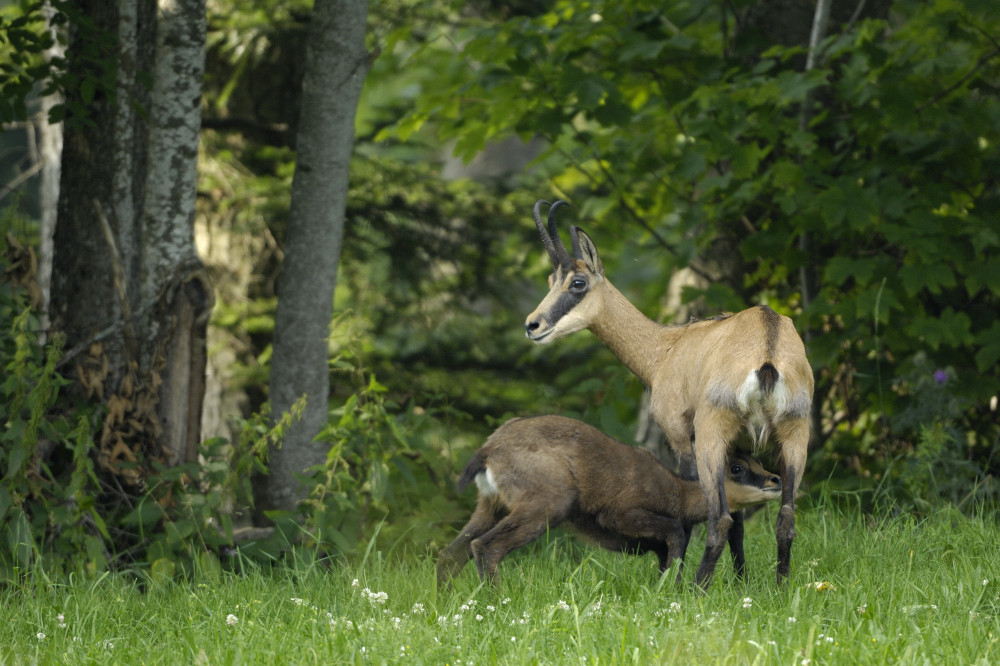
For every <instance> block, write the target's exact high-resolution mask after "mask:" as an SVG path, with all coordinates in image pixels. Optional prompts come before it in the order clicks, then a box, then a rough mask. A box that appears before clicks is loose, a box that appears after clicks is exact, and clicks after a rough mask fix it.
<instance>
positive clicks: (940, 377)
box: [934, 370, 948, 384]
mask: <svg viewBox="0 0 1000 666" xmlns="http://www.w3.org/2000/svg"><path fill="white" fill-rule="evenodd" d="M934 381H936V382H937V383H938V384H944V383H945V382H946V381H948V373H947V372H945V371H944V370H935V371H934Z"/></svg>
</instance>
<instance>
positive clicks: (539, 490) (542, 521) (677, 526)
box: [437, 416, 781, 587]
mask: <svg viewBox="0 0 1000 666" xmlns="http://www.w3.org/2000/svg"><path fill="white" fill-rule="evenodd" d="M473 480H475V482H476V485H477V486H478V487H479V499H478V502H477V504H476V510H475V512H474V513H473V514H472V518H471V519H470V520H469V522H468V523H467V524H466V525H465V527H463V528H462V531H461V532H460V533H459V535H458V538H456V539H455V540H454V541H453V542H452V543H451V544H450V545H449V546H448V547H447V548H445V549H444V550H443V551H441V554H440V557H439V558H438V569H437V576H438V586H439V587H442V586H445V585H446V584H447V583H448V581H449V580H450V579H451V578H452V577H453V576H454V575H455V574H457V573H458V572H459V571H460V570H461V569H462V567H464V566H465V563H466V562H467V561H468V560H469V559H470V558H472V559H473V560H475V562H476V568H477V569H478V571H479V576H480V578H482V579H483V580H488V581H492V582H495V581H496V570H497V565H499V564H500V561H501V560H503V558H504V557H506V555H507V554H508V553H510V552H511V551H512V550H515V549H517V548H520V547H522V546H524V545H527V544H528V543H530V542H532V541H534V540H535V539H537V538H538V537H539V536H540V535H542V534H544V533H545V531H546V530H547V529H548V528H550V527H555V526H556V525H559V524H560V523H563V522H567V523H569V524H570V525H572V526H573V527H574V528H576V530H577V531H578V532H579V533H580V534H582V535H583V536H584V537H587V538H588V539H589V540H590V541H592V542H594V543H595V544H597V545H599V546H603V547H604V548H608V549H610V550H619V551H624V552H627V553H636V554H643V553H646V552H650V551H651V552H654V553H656V555H657V557H658V558H659V566H660V571H661V572H662V571H665V570H667V569H668V568H669V567H670V564H671V562H672V561H673V560H674V558H675V557H680V558H682V559H683V557H684V551H685V549H686V548H687V538H688V537H687V535H688V533H689V531H690V530H687V531H685V529H684V528H685V525H692V524H694V523H697V522H701V521H704V520H705V519H706V518H707V516H708V506H707V503H706V502H705V495H704V493H702V491H701V487H700V486H699V485H698V483H697V482H696V481H685V480H683V479H681V478H680V477H678V476H677V475H676V474H674V473H673V472H671V471H670V470H668V469H667V468H666V467H664V466H663V465H661V464H659V463H658V462H657V461H656V459H655V458H654V457H653V455H652V454H651V453H649V452H648V451H645V450H643V449H640V448H637V447H634V446H629V445H627V444H623V443H622V442H619V441H617V440H614V439H612V438H611V437H608V436H607V435H605V434H604V433H602V432H601V431H600V430H597V429H596V428H594V427H592V426H589V425H587V424H586V423H583V422H581V421H577V420H575V419H570V418H566V417H562V416H536V417H531V418H523V419H514V420H512V421H508V422H507V423H505V424H504V425H502V426H500V427H499V428H498V429H497V430H496V431H494V433H493V434H492V435H490V437H489V439H487V440H486V443H485V444H483V446H482V447H480V449H479V450H478V451H476V453H475V454H474V455H473V456H472V459H471V460H469V463H468V464H467V465H466V466H465V470H464V471H463V472H462V475H461V477H460V478H459V481H458V489H459V491H461V490H462V489H464V488H465V487H466V486H467V485H468V484H469V483H471V482H472V481H473ZM725 493H726V498H727V501H728V505H729V508H730V509H732V510H734V511H735V510H738V509H742V508H743V507H746V506H750V505H753V504H760V503H763V502H766V501H768V500H772V499H777V498H778V497H779V495H780V494H781V480H780V479H779V478H778V477H777V476H776V475H774V474H771V473H770V472H768V471H766V470H765V469H764V468H763V467H761V466H760V464H759V463H757V461H755V460H753V459H752V458H749V457H748V456H739V457H737V456H734V457H732V458H730V460H729V464H728V466H727V470H726V480H725ZM679 577H680V574H679V573H678V578H679Z"/></svg>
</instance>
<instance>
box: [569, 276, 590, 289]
mask: <svg viewBox="0 0 1000 666" xmlns="http://www.w3.org/2000/svg"><path fill="white" fill-rule="evenodd" d="M569 288H570V289H572V290H573V291H583V290H584V289H586V288H587V281H586V280H584V279H583V278H573V280H572V281H571V282H570V283H569Z"/></svg>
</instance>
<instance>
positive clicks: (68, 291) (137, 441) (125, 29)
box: [51, 0, 212, 483]
mask: <svg viewBox="0 0 1000 666" xmlns="http://www.w3.org/2000/svg"><path fill="white" fill-rule="evenodd" d="M78 10H79V11H81V12H82V13H84V15H85V16H87V18H88V19H90V20H91V21H92V22H88V23H86V24H77V25H75V26H73V28H72V31H71V33H70V39H69V45H68V49H67V61H68V63H69V69H70V72H71V73H72V74H73V75H74V80H76V81H81V82H88V81H89V82H90V83H94V82H95V81H100V82H103V81H106V80H107V77H106V76H105V75H104V73H105V71H107V70H108V69H109V68H110V67H112V66H113V67H114V69H115V72H116V77H117V78H116V79H115V82H114V90H107V89H104V88H102V87H101V86H102V84H101V83H98V84H95V85H93V86H91V87H88V84H87V83H84V84H81V85H79V86H78V87H77V88H76V89H73V90H69V91H67V97H68V99H67V108H69V109H71V110H76V111H71V113H76V114H77V116H75V117H74V116H72V115H71V116H70V117H68V119H67V123H66V128H65V139H64V146H63V160H62V165H63V169H62V176H61V182H60V198H59V210H58V223H57V225H56V230H55V236H54V239H53V241H54V257H53V278H52V307H51V316H52V320H53V327H54V328H55V329H56V330H61V331H62V332H63V333H65V335H66V338H67V343H66V348H67V349H68V352H67V356H66V359H65V361H67V362H71V363H72V364H73V365H74V366H75V371H76V377H77V380H78V383H77V386H76V388H77V390H78V391H79V392H81V393H84V394H87V395H89V396H91V397H96V398H99V399H101V400H103V401H105V402H106V403H107V405H108V414H107V417H106V419H105V422H104V425H103V429H102V432H101V435H100V440H99V442H100V451H99V455H98V460H99V462H100V463H101V466H102V467H103V469H105V470H106V471H110V472H112V473H115V474H120V475H121V476H122V478H124V480H126V481H128V482H133V483H138V482H139V481H140V480H141V478H140V476H141V471H137V470H135V469H130V468H129V467H128V466H123V465H122V463H124V462H126V461H134V460H140V459H141V460H147V461H148V460H149V459H151V458H152V459H158V460H161V461H162V462H164V463H166V464H168V465H173V464H176V463H177V462H179V461H180V460H184V459H187V460H193V459H195V456H196V453H197V444H198V441H199V432H198V425H199V418H200V412H201V404H200V401H201V395H202V392H203V387H204V366H205V345H204V340H205V328H206V324H207V317H208V314H209V312H210V310H211V306H212V292H211V289H210V286H209V282H208V280H207V278H206V276H205V273H204V270H203V268H202V265H201V262H200V260H199V259H198V257H197V255H196V253H195V249H194V231H193V229H194V204H195V194H196V191H195V175H196V156H197V148H198V132H199V128H200V119H201V112H200V101H201V86H202V76H203V71H204V53H205V29H206V28H205V3H204V0H159V3H158V4H157V3H153V2H149V1H144V0H118V1H117V2H106V1H103V0H81V1H80V2H79V4H78ZM109 37H112V38H109ZM95 49H98V50H100V52H99V56H98V57H95V56H94V51H95ZM141 76H148V77H150V78H151V82H152V85H151V87H150V86H148V85H143V84H140V77H141ZM94 90H96V92H94ZM81 108H84V109H85V111H79V109H81Z"/></svg>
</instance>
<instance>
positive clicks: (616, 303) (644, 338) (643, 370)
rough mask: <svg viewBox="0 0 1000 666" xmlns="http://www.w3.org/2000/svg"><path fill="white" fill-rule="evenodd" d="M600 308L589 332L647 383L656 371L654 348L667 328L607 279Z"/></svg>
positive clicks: (648, 383) (656, 354) (649, 382)
mask: <svg viewBox="0 0 1000 666" xmlns="http://www.w3.org/2000/svg"><path fill="white" fill-rule="evenodd" d="M602 288H603V289H604V290H605V295H604V309H603V312H602V313H601V316H600V317H598V318H597V319H596V320H595V321H594V322H593V323H591V325H590V330H591V332H592V333H593V334H594V335H596V336H597V337H598V338H599V339H600V340H601V342H603V343H604V344H605V345H607V346H608V349H610V350H611V351H612V352H614V354H615V356H617V357H618V359H619V360H620V361H621V362H622V363H624V364H625V365H626V366H628V368H629V370H631V371H632V372H634V373H635V375H636V376H637V377H638V378H639V379H641V380H642V382H643V383H644V384H645V385H646V386H650V385H651V383H652V379H653V373H654V372H655V370H656V366H657V363H656V359H657V357H658V356H659V354H658V351H657V348H658V347H659V346H660V343H661V341H662V339H663V337H664V335H667V334H668V331H669V330H670V329H669V328H668V327H666V326H662V325H660V324H658V323H656V322H655V321H653V320H652V319H650V318H649V317H647V316H646V315H644V314H643V313H642V312H640V311H639V309H638V308H637V307H635V306H634V305H632V303H631V302H630V301H629V300H628V299H627V298H625V296H624V294H622V293H621V292H620V291H618V289H616V288H615V286H614V285H613V284H611V283H610V282H609V281H608V280H607V279H605V280H604V283H603V285H602Z"/></svg>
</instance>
